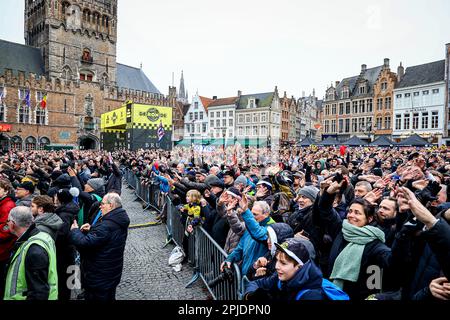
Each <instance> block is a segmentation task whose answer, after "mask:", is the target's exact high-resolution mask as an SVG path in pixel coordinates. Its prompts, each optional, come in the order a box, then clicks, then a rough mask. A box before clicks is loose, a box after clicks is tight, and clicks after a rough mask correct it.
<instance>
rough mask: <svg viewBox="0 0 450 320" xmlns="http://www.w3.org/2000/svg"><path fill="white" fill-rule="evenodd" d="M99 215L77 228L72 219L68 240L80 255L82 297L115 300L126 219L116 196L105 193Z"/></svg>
mask: <svg viewBox="0 0 450 320" xmlns="http://www.w3.org/2000/svg"><path fill="white" fill-rule="evenodd" d="M100 207H101V212H102V215H101V217H100V218H99V219H98V220H96V221H93V224H92V225H90V224H84V225H82V226H81V228H78V224H77V223H76V222H74V223H73V224H72V228H71V233H70V237H71V241H72V243H73V244H74V245H75V246H76V248H77V249H78V251H79V252H80V254H81V257H82V264H81V273H82V283H83V286H84V288H85V298H86V300H102V301H108V300H115V296H116V288H117V286H118V285H119V283H120V279H121V277H122V270H123V254H124V251H125V243H126V240H127V234H128V226H129V225H130V219H129V218H128V215H127V213H126V211H125V210H124V209H123V208H122V201H121V199H120V196H119V195H118V194H116V193H108V194H106V195H105V197H104V198H103V200H102V202H101V206H100Z"/></svg>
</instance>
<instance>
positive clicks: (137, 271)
mask: <svg viewBox="0 0 450 320" xmlns="http://www.w3.org/2000/svg"><path fill="white" fill-rule="evenodd" d="M135 199H136V197H135V195H134V193H133V190H132V189H130V188H128V187H127V186H126V184H124V185H123V187H122V201H123V205H124V208H125V209H126V211H127V212H128V215H129V217H130V220H131V225H133V224H140V223H146V222H150V221H155V215H154V214H152V213H151V212H150V211H148V210H146V211H144V210H143V209H142V202H140V201H135ZM166 236H167V231H166V226H165V225H164V224H161V225H156V226H150V227H146V228H138V229H130V230H129V232H128V238H127V244H126V248H125V261H124V268H123V273H122V281H121V283H120V284H119V286H118V288H117V295H116V298H117V300H205V299H208V298H209V292H208V290H207V289H206V287H205V286H204V284H203V282H202V281H201V280H200V279H199V280H198V281H197V282H196V283H195V284H194V285H193V286H192V287H191V288H189V289H186V288H185V286H186V284H187V283H188V282H189V280H190V279H191V277H192V271H193V270H192V268H191V267H190V266H189V265H188V264H183V269H182V270H181V271H180V272H175V271H173V270H172V267H170V266H169V264H168V260H169V256H170V253H171V251H172V249H173V248H174V245H173V244H169V245H168V246H167V247H165V248H163V246H164V244H165V240H166Z"/></svg>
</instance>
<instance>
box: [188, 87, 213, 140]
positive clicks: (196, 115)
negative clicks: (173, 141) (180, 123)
mask: <svg viewBox="0 0 450 320" xmlns="http://www.w3.org/2000/svg"><path fill="white" fill-rule="evenodd" d="M208 126H209V122H208V113H207V110H206V108H205V106H203V103H202V100H201V99H200V96H199V95H198V94H196V95H195V96H194V97H193V99H192V103H191V106H190V107H189V110H188V111H187V112H186V115H185V116H184V138H183V139H187V140H189V139H208V138H209V128H208Z"/></svg>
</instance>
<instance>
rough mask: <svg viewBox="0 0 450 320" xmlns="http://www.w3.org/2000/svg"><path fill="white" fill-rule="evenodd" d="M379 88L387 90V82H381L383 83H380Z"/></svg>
mask: <svg viewBox="0 0 450 320" xmlns="http://www.w3.org/2000/svg"><path fill="white" fill-rule="evenodd" d="M381 90H382V91H385V90H387V82H386V81H385V82H383V83H381Z"/></svg>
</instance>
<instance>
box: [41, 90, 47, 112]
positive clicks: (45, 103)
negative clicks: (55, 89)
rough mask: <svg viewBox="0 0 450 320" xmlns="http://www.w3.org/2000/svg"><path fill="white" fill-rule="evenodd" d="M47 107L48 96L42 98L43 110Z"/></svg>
mask: <svg viewBox="0 0 450 320" xmlns="http://www.w3.org/2000/svg"><path fill="white" fill-rule="evenodd" d="M45 107H47V95H46V94H45V95H44V96H43V97H42V100H41V108H42V109H45Z"/></svg>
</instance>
